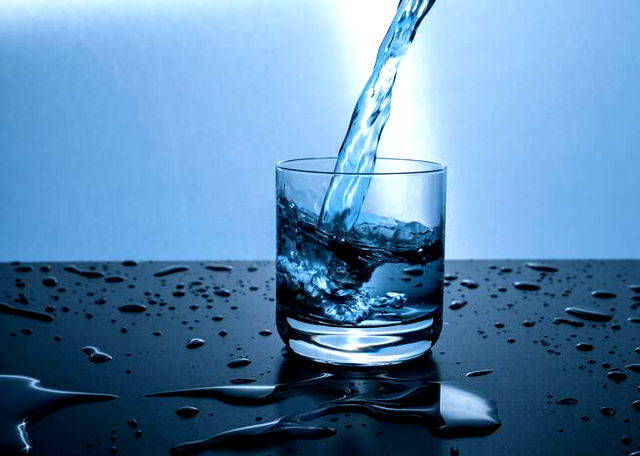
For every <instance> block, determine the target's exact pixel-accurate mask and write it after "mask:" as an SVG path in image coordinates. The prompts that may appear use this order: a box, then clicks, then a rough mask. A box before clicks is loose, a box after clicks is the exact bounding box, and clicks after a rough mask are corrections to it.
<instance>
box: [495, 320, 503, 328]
mask: <svg viewBox="0 0 640 456" xmlns="http://www.w3.org/2000/svg"><path fill="white" fill-rule="evenodd" d="M493 326H495V327H496V328H504V323H502V322H500V321H496V322H495V323H494V324H493Z"/></svg>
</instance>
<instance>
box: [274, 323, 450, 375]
mask: <svg viewBox="0 0 640 456" xmlns="http://www.w3.org/2000/svg"><path fill="white" fill-rule="evenodd" d="M441 322H442V320H441V316H440V315H438V314H436V315H432V316H431V317H429V318H424V319H422V320H417V321H412V322H410V323H406V324H395V325H387V326H374V327H347V326H330V325H323V324H319V323H317V322H309V321H302V320H300V319H297V318H294V317H292V316H288V315H286V314H285V313H284V312H278V313H277V325H278V332H279V333H280V337H282V340H283V341H284V342H285V343H286V344H287V345H288V346H289V348H290V349H291V350H292V351H293V352H294V353H296V354H297V355H300V356H303V357H305V358H308V359H310V360H313V361H316V362H321V363H328V364H338V365H347V366H384V365H392V364H399V363H403V362H406V361H409V360H412V359H415V358H418V357H420V356H422V355H424V354H425V353H427V352H428V351H429V350H430V349H431V347H432V346H433V344H434V343H435V342H436V340H437V339H438V336H439V335H440V330H441V327H442V324H441Z"/></svg>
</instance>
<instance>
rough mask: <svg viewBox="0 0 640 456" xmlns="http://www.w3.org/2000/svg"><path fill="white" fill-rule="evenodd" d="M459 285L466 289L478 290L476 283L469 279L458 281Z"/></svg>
mask: <svg viewBox="0 0 640 456" xmlns="http://www.w3.org/2000/svg"><path fill="white" fill-rule="evenodd" d="M460 285H461V286H463V287H466V288H470V289H471V288H478V282H476V281H475V280H471V279H464V280H461V281H460Z"/></svg>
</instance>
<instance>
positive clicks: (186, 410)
mask: <svg viewBox="0 0 640 456" xmlns="http://www.w3.org/2000/svg"><path fill="white" fill-rule="evenodd" d="M198 413H200V410H199V409H197V408H196V407H192V406H190V405H185V406H184V407H180V408H179V409H178V410H176V415H178V416H179V417H180V418H193V417H194V416H196V415H197V414H198Z"/></svg>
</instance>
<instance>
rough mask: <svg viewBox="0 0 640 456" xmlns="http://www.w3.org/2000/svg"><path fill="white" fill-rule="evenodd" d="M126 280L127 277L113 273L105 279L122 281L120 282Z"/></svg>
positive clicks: (112, 281)
mask: <svg viewBox="0 0 640 456" xmlns="http://www.w3.org/2000/svg"><path fill="white" fill-rule="evenodd" d="M125 280H126V277H124V276H121V275H112V276H108V277H105V278H104V281H105V282H107V283H120V282H124V281H125Z"/></svg>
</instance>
